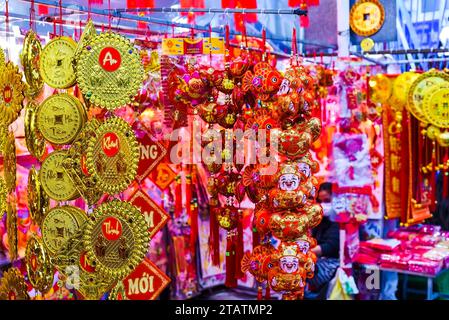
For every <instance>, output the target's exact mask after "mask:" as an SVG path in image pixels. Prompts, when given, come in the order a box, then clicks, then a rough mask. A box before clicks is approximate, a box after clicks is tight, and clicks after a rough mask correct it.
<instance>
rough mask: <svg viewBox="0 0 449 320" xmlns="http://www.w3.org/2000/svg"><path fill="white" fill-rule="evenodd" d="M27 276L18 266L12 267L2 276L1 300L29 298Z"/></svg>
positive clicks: (0, 285) (0, 279) (0, 280)
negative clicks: (24, 275) (25, 276)
mask: <svg viewBox="0 0 449 320" xmlns="http://www.w3.org/2000/svg"><path fill="white" fill-rule="evenodd" d="M27 288H28V286H27V284H26V283H25V278H24V277H23V275H22V274H21V273H20V270H19V269H17V268H15V267H14V268H10V269H9V270H7V271H5V272H4V273H3V277H2V278H0V300H29V299H30V296H29V295H28V290H27Z"/></svg>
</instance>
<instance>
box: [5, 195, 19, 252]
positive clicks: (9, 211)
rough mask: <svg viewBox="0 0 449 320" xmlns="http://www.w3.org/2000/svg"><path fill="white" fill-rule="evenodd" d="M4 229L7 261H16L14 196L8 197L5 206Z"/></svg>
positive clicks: (15, 204)
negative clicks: (6, 242)
mask: <svg viewBox="0 0 449 320" xmlns="http://www.w3.org/2000/svg"><path fill="white" fill-rule="evenodd" d="M6 229H7V232H8V246H9V259H10V260H11V261H15V260H17V255H18V252H17V251H18V247H17V241H18V240H17V202H16V199H15V196H11V197H9V201H8V203H7V204H6Z"/></svg>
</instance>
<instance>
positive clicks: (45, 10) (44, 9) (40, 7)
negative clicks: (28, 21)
mask: <svg viewBox="0 0 449 320" xmlns="http://www.w3.org/2000/svg"><path fill="white" fill-rule="evenodd" d="M37 13H38V14H39V15H46V14H48V7H47V6H45V5H41V4H40V5H38V6H37Z"/></svg>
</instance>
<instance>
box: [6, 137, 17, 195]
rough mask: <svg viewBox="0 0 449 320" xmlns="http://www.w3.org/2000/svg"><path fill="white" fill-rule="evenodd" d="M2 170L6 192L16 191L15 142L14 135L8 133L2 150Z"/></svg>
mask: <svg viewBox="0 0 449 320" xmlns="http://www.w3.org/2000/svg"><path fill="white" fill-rule="evenodd" d="M3 170H4V174H5V183H6V191H7V192H8V193H10V192H13V191H14V190H16V179H17V176H16V170H17V166H16V140H15V138H14V133H12V132H9V133H8V136H7V138H6V143H5V146H4V149H3Z"/></svg>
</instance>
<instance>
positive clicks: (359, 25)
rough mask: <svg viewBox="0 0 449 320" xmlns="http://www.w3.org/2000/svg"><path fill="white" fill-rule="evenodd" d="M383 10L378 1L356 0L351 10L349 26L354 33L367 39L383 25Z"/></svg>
mask: <svg viewBox="0 0 449 320" xmlns="http://www.w3.org/2000/svg"><path fill="white" fill-rule="evenodd" d="M384 21H385V9H384V7H383V5H382V3H380V2H379V1H378V0H358V1H357V2H356V3H355V4H354V5H353V6H352V8H351V12H350V14H349V24H350V27H351V29H352V31H354V33H356V34H358V35H359V36H365V37H369V36H371V35H373V34H375V33H377V32H378V31H379V30H380V29H381V28H382V25H383V24H384Z"/></svg>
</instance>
